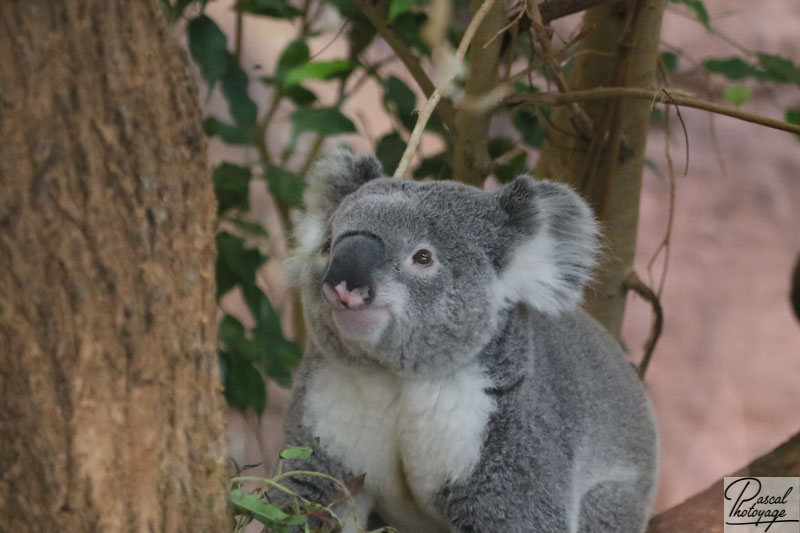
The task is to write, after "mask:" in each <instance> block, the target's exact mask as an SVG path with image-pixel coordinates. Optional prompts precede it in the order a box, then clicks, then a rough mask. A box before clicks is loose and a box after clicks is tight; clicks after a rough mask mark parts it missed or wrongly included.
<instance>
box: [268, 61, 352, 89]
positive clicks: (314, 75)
mask: <svg viewBox="0 0 800 533" xmlns="http://www.w3.org/2000/svg"><path fill="white" fill-rule="evenodd" d="M353 67H354V65H353V64H352V63H351V62H350V61H347V60H345V59H334V60H333V61H312V62H311V63H304V64H302V65H298V66H296V67H294V68H293V69H292V70H290V71H289V72H288V73H287V74H286V78H285V79H284V80H283V84H284V86H289V85H298V84H300V83H301V82H303V81H306V80H329V79H331V78H343V77H347V75H348V74H350V73H351V72H352V71H353Z"/></svg>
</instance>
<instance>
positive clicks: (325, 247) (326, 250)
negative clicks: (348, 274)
mask: <svg viewBox="0 0 800 533" xmlns="http://www.w3.org/2000/svg"><path fill="white" fill-rule="evenodd" d="M319 252H320V253H321V254H322V255H328V254H329V253H331V238H330V237H328V238H327V239H325V242H324V243H323V244H322V248H320V249H319Z"/></svg>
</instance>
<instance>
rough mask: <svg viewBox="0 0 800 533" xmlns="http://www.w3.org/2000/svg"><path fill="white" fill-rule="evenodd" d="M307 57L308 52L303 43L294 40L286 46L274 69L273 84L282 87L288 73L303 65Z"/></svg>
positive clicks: (308, 55) (306, 45)
mask: <svg viewBox="0 0 800 533" xmlns="http://www.w3.org/2000/svg"><path fill="white" fill-rule="evenodd" d="M309 57H310V51H309V49H308V44H306V42H305V41H302V40H296V41H292V42H290V43H289V44H287V45H286V48H284V49H283V52H281V56H280V57H279V58H278V66H277V67H276V69H275V77H274V81H275V83H277V84H278V85H283V81H284V79H285V78H286V75H287V74H288V73H289V71H291V70H292V69H293V68H295V67H298V66H300V65H302V64H304V63H305V62H306V61H308V58H309Z"/></svg>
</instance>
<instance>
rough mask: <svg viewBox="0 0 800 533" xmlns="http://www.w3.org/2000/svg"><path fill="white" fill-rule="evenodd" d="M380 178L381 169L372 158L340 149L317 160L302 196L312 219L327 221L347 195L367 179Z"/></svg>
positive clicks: (381, 174) (375, 159)
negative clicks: (313, 217)
mask: <svg viewBox="0 0 800 533" xmlns="http://www.w3.org/2000/svg"><path fill="white" fill-rule="evenodd" d="M381 176H383V168H382V167H381V164H380V162H379V161H378V159H377V158H376V157H375V156H374V155H372V154H369V155H362V156H357V155H354V154H352V153H350V152H348V151H347V150H344V149H340V150H336V151H334V152H331V153H330V154H328V155H326V156H324V157H322V158H321V159H319V160H318V161H317V162H316V163H315V164H314V167H313V168H312V170H311V173H310V174H309V179H308V189H307V190H306V194H305V197H304V200H305V204H306V208H307V210H308V212H309V213H311V214H312V215H313V216H315V217H318V218H319V219H321V220H327V219H328V218H329V217H330V216H331V214H333V212H334V211H335V210H336V208H337V207H339V204H340V203H341V201H342V200H343V199H344V197H345V196H347V195H348V194H350V193H353V192H355V191H356V190H358V188H359V187H361V186H362V185H364V184H365V183H367V182H368V181H370V180H373V179H375V178H380V177H381Z"/></svg>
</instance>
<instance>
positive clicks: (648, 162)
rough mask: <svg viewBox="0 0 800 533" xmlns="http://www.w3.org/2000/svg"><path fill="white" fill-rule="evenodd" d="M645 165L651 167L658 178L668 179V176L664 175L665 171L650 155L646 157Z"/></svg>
mask: <svg viewBox="0 0 800 533" xmlns="http://www.w3.org/2000/svg"><path fill="white" fill-rule="evenodd" d="M644 166H645V167H647V168H649V169H650V171H651V172H652V173H653V174H655V175H656V177H657V178H658V179H660V180H662V181H666V180H667V177H666V176H665V175H664V173H663V172H662V171H661V169H660V168H659V167H658V165H657V164H656V162H655V161H653V160H652V159H650V158H649V157H648V158H645V160H644Z"/></svg>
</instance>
